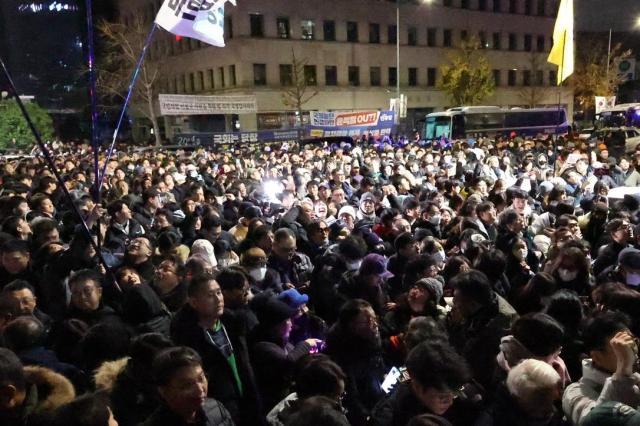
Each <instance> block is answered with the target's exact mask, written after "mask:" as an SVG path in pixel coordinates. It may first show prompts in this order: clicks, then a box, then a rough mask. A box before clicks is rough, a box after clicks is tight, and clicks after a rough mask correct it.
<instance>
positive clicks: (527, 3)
mask: <svg viewBox="0 0 640 426" xmlns="http://www.w3.org/2000/svg"><path fill="white" fill-rule="evenodd" d="M532 9H533V4H532V0H524V14H525V15H531V14H532V12H533V11H532Z"/></svg>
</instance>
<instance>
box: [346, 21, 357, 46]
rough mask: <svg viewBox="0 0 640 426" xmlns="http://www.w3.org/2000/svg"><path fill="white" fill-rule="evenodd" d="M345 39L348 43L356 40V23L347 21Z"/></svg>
mask: <svg viewBox="0 0 640 426" xmlns="http://www.w3.org/2000/svg"><path fill="white" fill-rule="evenodd" d="M347 41H348V42H350V43H357V42H358V23H357V22H353V21H349V22H347Z"/></svg>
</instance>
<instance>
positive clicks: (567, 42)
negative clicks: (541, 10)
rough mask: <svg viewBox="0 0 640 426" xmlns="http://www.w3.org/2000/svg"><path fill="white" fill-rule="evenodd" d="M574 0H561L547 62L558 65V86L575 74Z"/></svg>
mask: <svg viewBox="0 0 640 426" xmlns="http://www.w3.org/2000/svg"><path fill="white" fill-rule="evenodd" d="M573 61H574V58H573V0H561V2H560V8H559V9H558V19H556V25H555V27H554V28H553V48H552V49H551V53H549V58H548V59H547V62H550V63H552V64H555V65H557V66H558V86H559V85H560V84H562V82H563V81H565V80H566V79H567V78H568V77H569V76H570V75H571V74H573Z"/></svg>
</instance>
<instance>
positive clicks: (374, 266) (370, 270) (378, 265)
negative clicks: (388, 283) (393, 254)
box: [360, 253, 393, 278]
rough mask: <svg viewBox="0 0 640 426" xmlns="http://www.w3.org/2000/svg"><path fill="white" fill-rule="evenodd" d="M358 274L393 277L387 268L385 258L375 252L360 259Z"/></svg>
mask: <svg viewBox="0 0 640 426" xmlns="http://www.w3.org/2000/svg"><path fill="white" fill-rule="evenodd" d="M360 274H361V275H378V276H380V277H382V278H391V277H393V274H392V273H391V272H389V271H388V270H387V259H386V258H385V257H384V256H382V255H379V254H376V253H370V254H368V255H366V256H365V257H364V259H362V264H361V265H360Z"/></svg>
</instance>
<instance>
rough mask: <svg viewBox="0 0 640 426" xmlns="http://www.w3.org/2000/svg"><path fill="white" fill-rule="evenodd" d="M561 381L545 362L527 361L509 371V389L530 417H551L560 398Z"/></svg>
mask: <svg viewBox="0 0 640 426" xmlns="http://www.w3.org/2000/svg"><path fill="white" fill-rule="evenodd" d="M561 387H562V385H561V379H560V375H559V374H558V373H557V372H556V370H555V369H554V368H553V367H552V366H550V365H549V364H547V363H546V362H544V361H539V360H537V359H526V360H524V361H522V362H521V363H520V364H518V365H516V366H515V367H514V368H512V369H511V370H510V371H509V375H508V376H507V388H508V389H509V393H510V394H511V395H512V396H513V397H514V399H515V400H516V401H517V403H518V405H519V406H520V408H521V409H522V410H523V411H524V412H525V413H526V414H527V415H529V416H530V417H534V418H537V419H540V418H546V417H550V416H552V415H553V413H554V410H555V408H554V401H556V400H557V399H559V398H560V396H561V395H562V391H561Z"/></svg>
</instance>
